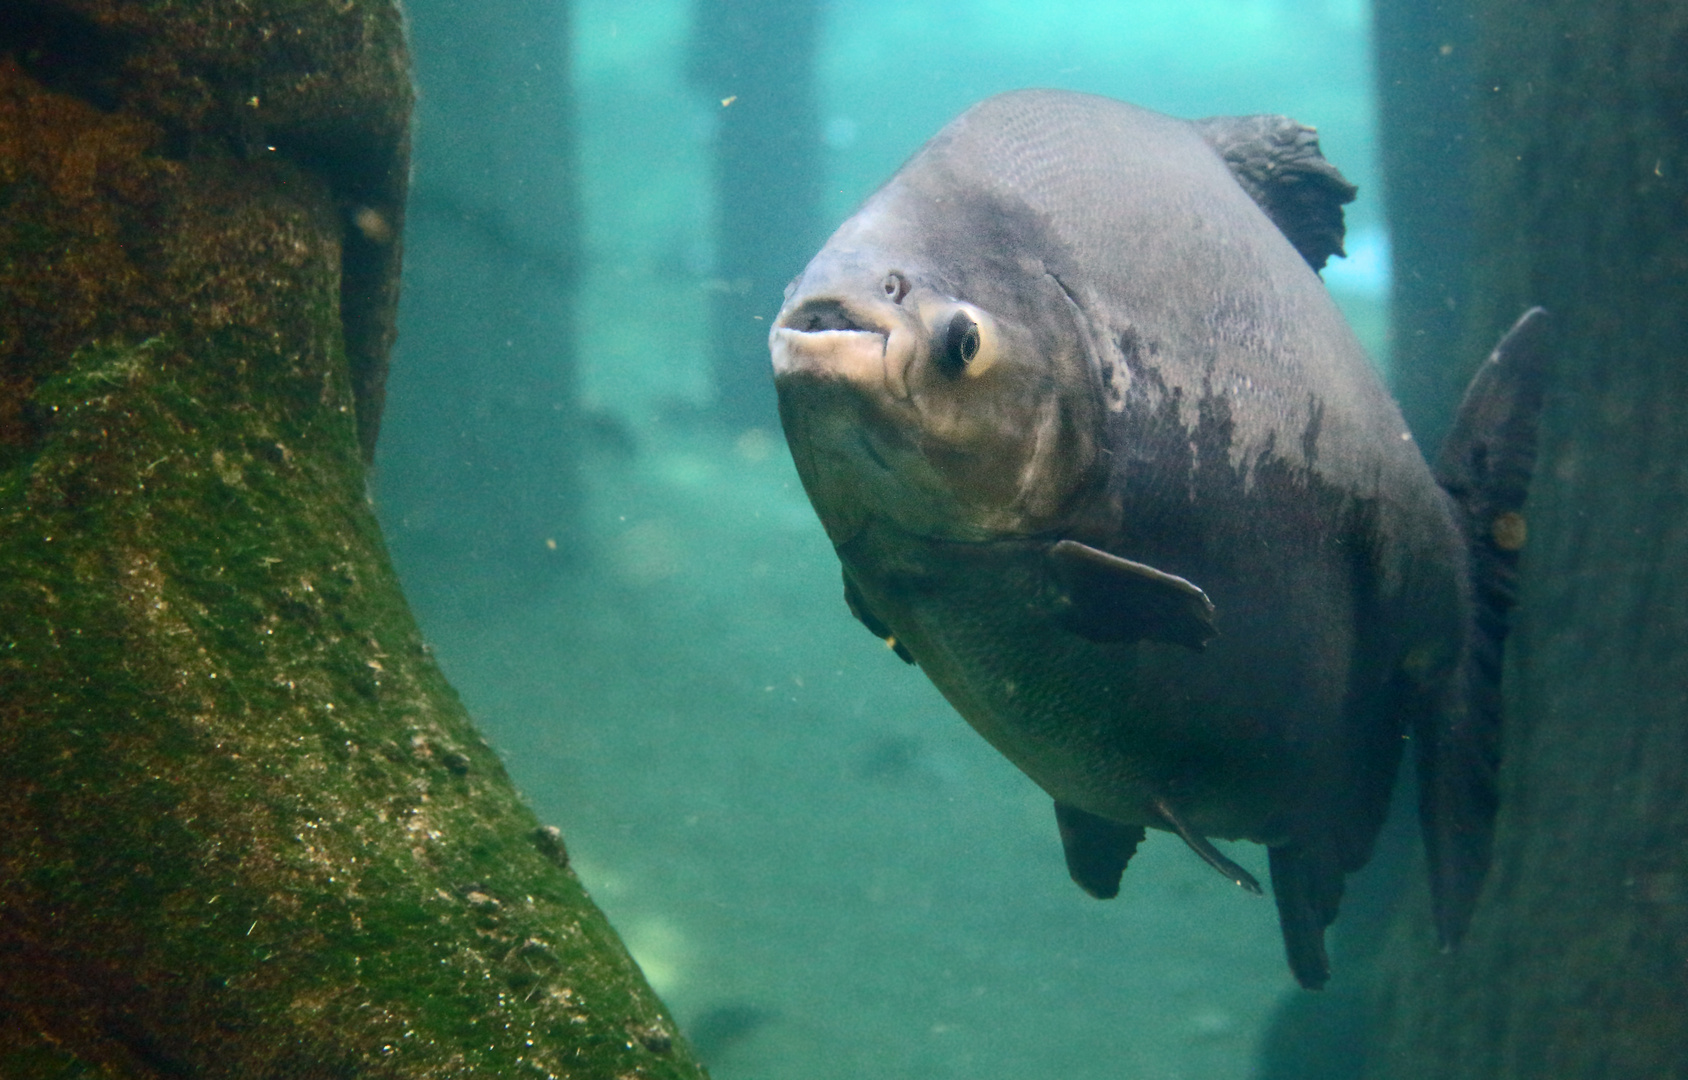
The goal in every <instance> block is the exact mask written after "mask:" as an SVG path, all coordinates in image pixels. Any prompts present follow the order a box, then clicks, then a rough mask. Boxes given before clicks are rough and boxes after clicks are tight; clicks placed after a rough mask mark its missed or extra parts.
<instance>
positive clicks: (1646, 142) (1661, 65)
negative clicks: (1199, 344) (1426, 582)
mask: <svg viewBox="0 0 1688 1080" xmlns="http://www.w3.org/2000/svg"><path fill="white" fill-rule="evenodd" d="M1382 6H1385V7H1386V6H1388V5H1387V4H1386V5H1382ZM1473 10H1474V14H1475V23H1474V28H1475V31H1476V35H1475V40H1476V48H1475V49H1474V52H1473V57H1472V66H1473V71H1474V73H1475V75H1476V81H1475V85H1476V91H1477V93H1476V98H1475V101H1474V109H1473V113H1472V115H1473V135H1472V139H1471V142H1470V154H1471V169H1470V177H1471V182H1470V193H1471V194H1470V200H1471V207H1472V217H1471V222H1472V224H1471V232H1470V240H1469V245H1468V250H1469V253H1470V257H1469V260H1468V262H1467V270H1466V274H1467V279H1466V280H1467V285H1466V288H1465V290H1464V295H1466V296H1468V297H1469V301H1468V302H1467V303H1466V304H1465V305H1464V306H1463V312H1462V317H1461V320H1460V332H1461V335H1462V340H1463V344H1462V346H1461V347H1460V353H1461V355H1463V356H1471V357H1474V356H1476V355H1480V354H1481V351H1482V349H1483V348H1485V347H1486V346H1487V344H1488V343H1490V342H1492V340H1493V339H1494V337H1495V336H1496V335H1498V333H1499V332H1500V331H1501V330H1502V329H1503V328H1504V327H1505V325H1506V324H1507V323H1508V322H1509V321H1510V320H1511V319H1512V318H1514V317H1515V316H1516V315H1517V313H1518V312H1519V310H1520V309H1522V308H1523V307H1524V306H1525V305H1527V304H1532V303H1539V304H1542V305H1544V306H1545V307H1547V308H1548V309H1549V310H1550V311H1551V312H1553V315H1554V320H1555V328H1556V329H1555V338H1556V346H1555V350H1556V353H1557V363H1556V369H1557V373H1556V377H1555V381H1554V382H1553V383H1552V384H1550V386H1549V397H1548V405H1547V414H1546V416H1545V418H1544V426H1543V429H1542V446H1541V451H1540V456H1539V459H1538V465H1537V469H1536V481H1535V485H1534V488H1533V490H1532V493H1531V496H1530V502H1529V505H1528V507H1527V508H1526V510H1527V513H1528V515H1529V534H1528V535H1529V546H1528V547H1527V548H1526V549H1525V550H1524V554H1523V562H1522V567H1521V569H1522V575H1521V579H1520V586H1521V603H1520V605H1519V607H1518V608H1517V609H1516V611H1515V613H1514V630H1513V634H1512V637H1511V639H1510V643H1509V645H1508V647H1507V661H1508V671H1507V676H1506V735H1505V746H1504V758H1503V762H1502V766H1501V784H1500V788H1501V807H1500V819H1499V822H1498V829H1497V832H1496V837H1495V859H1494V866H1493V869H1492V870H1491V871H1490V875H1489V881H1488V883H1487V885H1486V886H1485V889H1484V892H1483V895H1482V898H1481V899H1480V901H1479V903H1478V906H1477V910H1476V913H1475V915H1474V917H1473V920H1472V924H1471V930H1470V933H1469V935H1468V936H1467V938H1466V941H1465V942H1464V944H1463V945H1462V946H1461V947H1460V948H1459V949H1458V950H1457V951H1456V952H1454V953H1452V954H1451V955H1440V954H1439V953H1438V952H1437V951H1436V949H1435V946H1434V943H1433V941H1432V940H1431V933H1430V929H1429V920H1428V918H1427V916H1426V913H1425V908H1426V906H1427V905H1426V904H1425V903H1424V900H1423V897H1422V895H1421V896H1420V897H1419V899H1418V900H1417V901H1416V902H1414V903H1410V904H1404V905H1403V907H1404V908H1407V909H1409V910H1408V911H1407V912H1406V913H1405V914H1404V916H1403V918H1402V920H1401V921H1400V922H1399V923H1398V924H1397V926H1396V928H1395V931H1394V934H1393V940H1392V942H1391V946H1390V949H1391V951H1390V953H1389V955H1388V956H1387V957H1386V961H1385V963H1386V967H1387V970H1386V973H1385V974H1386V976H1387V979H1386V986H1387V990H1388V993H1387V995H1386V997H1385V998H1384V1000H1383V1001H1382V1003H1381V1007H1382V1010H1383V1015H1384V1016H1385V1018H1386V1019H1385V1022H1384V1027H1383V1031H1382V1034H1381V1038H1380V1041H1379V1045H1378V1046H1376V1047H1375V1048H1374V1052H1373V1054H1372V1059H1371V1062H1370V1066H1369V1068H1368V1072H1367V1075H1368V1076H1371V1077H1375V1078H1379V1080H1383V1078H1388V1080H1397V1078H1399V1080H1407V1078H1411V1080H1479V1078H1480V1080H1526V1078H1530V1080H1534V1078H1538V1077H1578V1078H1579V1080H1628V1078H1632V1077H1684V1076H1688V1009H1685V1008H1684V1007H1683V1002H1684V1001H1685V1000H1688V964H1685V958H1688V845H1685V844H1684V842H1683V838H1684V836H1688V772H1685V770H1684V768H1683V763H1684V762H1685V761H1688V571H1685V569H1684V565H1685V559H1684V554H1685V553H1688V468H1685V466H1684V462H1688V364H1685V363H1684V362H1683V348H1684V342H1688V287H1685V284H1684V283H1685V282H1688V122H1685V121H1684V113H1683V103H1684V102H1685V101H1688V3H1684V2H1683V0H1664V2H1656V3H1640V2H1617V3H1610V4H1594V3H1589V2H1587V0H1546V2H1542V0H1529V2H1526V0H1485V3H1484V4H1482V5H1481V6H1480V7H1475V8H1474V9H1473ZM1415 908H1416V910H1412V909H1415Z"/></svg>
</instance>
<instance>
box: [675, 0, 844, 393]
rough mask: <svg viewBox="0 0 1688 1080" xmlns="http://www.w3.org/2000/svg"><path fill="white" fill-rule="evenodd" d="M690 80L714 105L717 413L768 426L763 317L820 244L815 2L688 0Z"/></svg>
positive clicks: (768, 388) (771, 313)
mask: <svg viewBox="0 0 1688 1080" xmlns="http://www.w3.org/2000/svg"><path fill="white" fill-rule="evenodd" d="M693 19H694V24H693V30H692V40H691V46H690V47H691V62H690V71H691V78H692V82H693V85H695V86H697V87H698V88H699V89H700V90H701V91H702V92H703V93H705V94H707V95H708V98H709V103H710V105H711V106H712V107H714V108H716V109H718V110H719V113H718V116H719V126H718V127H717V128H716V133H715V144H714V156H715V178H714V179H715V215H716V218H715V271H714V276H713V277H712V278H711V279H710V281H709V283H708V284H709V288H710V291H711V301H710V341H711V344H712V349H713V357H712V369H713V371H714V375H715V389H716V393H717V395H718V402H717V409H716V411H717V413H718V415H719V416H720V417H721V418H722V419H723V420H725V421H726V422H727V423H729V424H732V425H734V426H739V427H755V426H760V427H774V426H777V425H778V423H779V418H778V414H777V410H776V406H775V403H774V387H773V376H772V374H771V373H770V371H769V368H768V320H769V319H772V318H773V316H774V314H775V312H777V311H779V307H780V298H781V295H782V292H783V290H784V289H785V286H786V283H787V282H788V281H790V280H791V279H792V278H793V277H795V276H796V274H797V272H798V271H799V270H801V269H803V267H804V265H805V264H806V263H807V262H808V261H809V258H810V257H811V256H812V255H814V253H815V251H816V250H818V249H819V247H820V244H821V241H822V240H824V239H825V230H824V228H823V227H822V224H821V221H820V188H821V182H822V171H821V169H822V162H821V141H820V130H821V129H820V115H819V105H818V104H817V101H816V89H815V70H814V69H815V51H816V44H817V41H816V39H817V37H818V35H819V33H820V19H821V12H820V5H819V4H817V3H816V2H815V0H699V3H698V4H697V10H696V12H695V14H694V16H693Z"/></svg>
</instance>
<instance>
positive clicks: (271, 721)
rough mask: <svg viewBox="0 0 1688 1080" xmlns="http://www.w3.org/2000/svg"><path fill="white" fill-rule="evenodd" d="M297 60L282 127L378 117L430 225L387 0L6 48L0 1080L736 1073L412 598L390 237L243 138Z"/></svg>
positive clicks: (122, 16) (2, 58)
mask: <svg viewBox="0 0 1688 1080" xmlns="http://www.w3.org/2000/svg"><path fill="white" fill-rule="evenodd" d="M225 8H226V10H224V9H225ZM19 11H22V12H23V13H24V15H25V16H27V17H26V18H23V19H21V20H20V18H19V16H18V12H19ZM31 20H33V21H31ZM347 20H350V21H347ZM358 20H361V21H358ZM354 23H355V24H356V26H357V27H362V28H364V29H363V30H362V31H360V32H359V33H357V34H341V35H340V36H335V34H333V33H329V32H328V31H329V30H332V29H333V28H336V27H338V28H340V29H341V30H344V29H346V28H347V27H349V26H352V25H353V24H354ZM284 25H285V26H287V27H288V28H289V34H290V35H291V30H292V29H293V28H299V29H300V31H301V32H300V33H299V34H297V35H291V36H287V37H285V39H284V40H282V41H280V43H277V35H276V34H275V33H273V32H272V33H268V34H266V33H265V30H266V29H269V30H272V31H273V30H274V28H275V27H279V26H284ZM20 26H21V27H22V29H20ZM242 27H244V28H245V29H244V30H242V29H241V28H242ZM371 27H373V28H374V30H370V29H369V28H371ZM196 28H197V29H196ZM201 31H203V32H202V33H201ZM248 31H249V32H248ZM365 31H367V32H365ZM376 31H379V32H376ZM196 34H198V35H199V36H197V37H196V36H195V35H196ZM24 38H28V40H23V39H24ZM90 43H92V44H90ZM55 49H56V50H58V52H57V53H55V52H54V50H55ZM78 49H80V50H83V51H82V52H81V53H78V52H77V50H78ZM268 49H276V50H280V51H279V53H278V54H277V55H279V56H280V60H279V61H278V60H276V57H274V56H268V57H266V56H263V55H259V54H262V53H265V50H268ZM241 50H246V51H248V52H250V53H252V56H250V57H247V58H243V59H240V61H239V62H238V63H237V62H236V61H235V60H234V59H230V56H229V54H230V53H231V52H238V51H241ZM360 50H361V51H360ZM363 52H369V53H370V54H371V55H368V56H365V55H363ZM342 53H345V54H346V55H341V54H342ZM353 54H355V55H353ZM377 54H378V55H377ZM55 56H59V57H61V58H62V57H68V56H77V57H80V61H79V63H80V66H78V65H77V64H69V63H63V62H57V63H55V62H49V61H52V59H53V57H55ZM282 61H285V63H282ZM287 64H291V65H292V67H291V68H290V69H288V70H293V71H294V72H295V74H296V76H297V78H296V85H294V90H295V91H297V93H296V98H297V100H296V101H295V99H294V98H290V97H289V93H290V92H291V91H289V90H288V85H290V84H287V83H286V80H284V79H280V76H275V78H276V79H278V80H280V81H279V82H277V83H276V85H275V86H274V87H271V86H270V84H267V83H266V84H263V86H261V87H259V89H257V90H256V91H255V92H254V93H253V94H252V95H249V96H256V97H259V98H260V99H262V98H264V97H270V98H271V99H272V100H276V99H279V101H278V105H277V107H278V108H280V107H281V105H282V104H286V103H288V102H289V101H295V105H296V108H294V105H289V106H288V107H289V108H294V112H292V113H289V114H288V115H290V116H294V117H296V120H295V121H290V122H289V123H291V124H292V125H293V126H291V127H289V126H288V125H285V124H283V125H278V126H277V127H276V128H274V129H273V130H275V131H282V130H286V131H292V132H298V131H311V130H328V131H334V130H344V131H348V132H355V131H356V130H358V125H359V124H362V123H366V122H367V123H368V124H369V125H371V128H372V130H374V132H375V135H373V136H371V138H370V139H369V141H368V145H373V146H378V147H380V146H384V147H385V150H384V151H382V152H383V153H385V154H386V155H387V158H386V159H385V164H384V165H382V166H381V167H380V168H375V169H373V171H370V172H368V173H367V175H381V176H385V177H387V178H388V179H389V180H390V181H392V183H393V184H396V185H397V186H396V187H389V188H388V189H387V192H388V195H392V194H394V192H395V191H396V193H397V195H398V196H399V197H402V190H403V189H402V178H403V175H404V163H403V150H404V146H405V138H404V134H403V120H404V115H405V111H406V110H407V109H408V105H409V87H408V83H407V82H406V81H405V77H404V71H405V67H404V62H403V52H402V40H401V39H400V37H399V21H398V15H397V12H396V10H395V9H393V8H392V7H391V6H390V5H388V4H385V3H375V2H367V3H365V2H360V0H353V2H351V3H310V2H305V0H295V2H292V3H275V4H268V5H264V4H241V5H232V4H231V5H222V4H210V3H208V4H191V5H190V4H173V3H168V2H156V3H140V4H121V3H105V4H101V3H91V2H90V3H64V4H44V3H43V4H30V5H24V6H23V7H21V8H14V9H13V10H12V11H11V12H10V13H9V14H8V15H7V16H6V18H4V19H0V812H3V813H4V814H5V815H6V817H7V819H8V826H7V828H6V829H5V830H3V831H0V881H3V882H4V883H5V886H6V887H5V889H4V890H3V891H0V1075H5V1076H7V1077H71V1076H85V1077H114V1078H115V1077H124V1078H127V1077H156V1076H176V1075H194V1076H203V1077H243V1078H244V1077H278V1078H280V1077H287V1078H309V1077H327V1076H334V1077H342V1076H359V1075H381V1076H392V1077H447V1076H466V1075H484V1076H510V1077H515V1076H534V1077H544V1076H557V1077H612V1076H613V1077H622V1076H640V1077H652V1078H656V1077H677V1078H678V1077H698V1076H702V1075H703V1073H702V1070H701V1069H700V1068H699V1067H698V1066H696V1065H695V1064H694V1063H693V1061H692V1060H691V1057H690V1055H689V1051H688V1050H687V1049H686V1047H685V1045H684V1043H683V1042H682V1041H680V1040H679V1039H678V1038H677V1037H676V1036H675V1035H674V1029H673V1025H672V1022H671V1021H670V1020H669V1019H668V1018H667V1016H666V1015H665V1013H664V1012H663V1009H662V1007H661V1004H660V1003H659V1002H658V1001H657V1000H656V998H655V996H654V995H653V994H652V993H651V991H650V990H649V988H648V987H647V986H646V985H645V983H644V981H643V979H642V977H641V976H640V975H639V972H638V970H637V968H636V967H635V966H634V964H633V963H632V961H631V960H630V959H629V958H628V956H627V954H626V952H625V950H624V949H623V948H622V947H621V944H620V942H619V941H618V940H617V939H616V937H615V935H614V933H613V931H612V930H611V929H610V928H609V926H608V925H607V923H606V922H605V921H604V919H603V917H602V915H601V914H600V913H599V912H598V911H597V910H596V908H594V907H593V906H592V904H591V902H590V900H589V899H588V898H587V897H586V895H585V893H584V891H583V890H582V889H581V887H580V885H579V883H578V882H577V881H576V880H575V879H574V877H573V875H572V874H571V873H570V872H569V871H568V870H567V868H566V859H565V858H564V857H563V856H562V849H561V847H560V844H559V842H558V840H557V838H556V836H555V834H554V833H553V832H550V831H547V830H543V829H541V828H540V827H539V823H538V822H537V821H536V820H535V819H534V817H533V816H532V814H531V812H530V811H529V810H528V809H527V808H526V807H525V806H523V805H522V803H521V802H520V800H519V798H518V796H517V795H516V793H515V791H514V789H513V787H512V785H511V783H510V781H509V778H508V777H507V775H506V773H505V771H504V769H503V767H502V765H501V764H500V762H499V761H498V758H497V756H496V755H495V754H494V753H493V751H492V750H491V749H490V748H489V747H488V746H487V745H486V744H485V743H484V742H483V741H482V740H481V738H480V737H479V736H478V735H477V734H476V732H475V731H474V729H473V726H472V725H471V723H470V721H469V719H468V717H467V715H466V714H465V712H464V710H463V708H462V706H461V704H460V703H459V701H458V699H457V697H456V695H455V694H454V693H453V692H452V690H451V688H450V687H449V686H448V685H447V684H446V682H445V681H444V679H443V677H442V676H441V674H440V672H439V670H438V668H437V667H436V666H435V664H434V663H433V661H432V659H431V658H430V657H429V655H428V653H427V649H426V646H425V645H424V644H423V642H422V640H421V638H420V635H419V634H418V632H417V630H416V627H415V624H414V622H413V621H412V619H411V617H410V614H409V611H408V609H407V607H406V605H405V602H404V599H403V597H402V595H401V594H400V592H399V590H398V586H397V584H396V581H395V579H394V577H393V574H392V571H391V568H390V567H389V565H388V562H387V557H386V553H385V549H384V546H383V544H382V541H381V537H380V533H379V530H378V528H377V525H376V523H375V519H374V517H373V515H372V513H371V512H370V508H369V505H368V500H367V495H366V492H365V471H364V460H365V457H364V455H365V453H366V452H367V448H368V444H369V440H370V439H371V438H372V435H373V424H374V421H375V419H377V418H378V416H379V394H378V385H379V384H378V380H377V381H376V382H375V383H374V384H373V385H374V386H375V387H376V389H377V393H376V394H375V396H374V397H373V398H371V397H370V394H369V391H370V388H371V385H372V384H371V382H370V372H371V371H372V370H379V368H380V364H381V363H384V356H385V348H386V340H387V339H389V338H390V326H391V310H390V304H389V305H388V307H387V308H386V309H385V314H382V311H383V309H382V307H381V303H382V302H383V301H382V299H381V298H383V297H387V298H390V297H391V296H392V295H393V290H394V289H396V268H397V252H398V243H397V235H396V232H392V233H390V234H388V235H385V236H382V235H375V236H368V235H362V234H363V233H365V232H366V231H367V230H365V228H364V227H363V226H362V225H360V224H359V223H358V222H357V221H356V219H355V214H349V211H348V208H349V207H352V206H353V203H354V202H355V203H357V204H358V205H364V206H373V205H376V204H377V203H378V202H379V200H378V199H377V200H362V201H359V200H357V199H355V198H353V196H358V195H361V194H368V193H369V192H370V191H374V190H375V188H365V189H359V188H358V186H357V185H358V183H360V181H357V180H356V179H355V177H356V176H357V175H358V172H357V168H356V167H351V168H350V172H349V173H348V171H347V170H348V167H347V166H346V163H345V161H343V160H340V159H336V158H335V157H334V155H332V154H324V153H320V152H317V151H318V150H320V147H321V145H328V144H320V145H317V144H311V143H310V141H309V139H304V138H301V139H299V140H297V141H296V142H295V143H294V144H292V145H291V147H290V146H289V145H288V144H285V142H284V141H277V142H275V143H273V144H271V143H265V144H264V145H266V146H268V145H274V146H276V147H277V149H275V150H274V151H269V150H265V151H263V152H252V149H251V147H250V146H249V145H247V144H246V143H244V142H242V141H241V140H239V139H234V138H232V137H231V136H230V133H229V132H228V130H227V126H228V125H229V124H230V123H232V120H231V119H230V117H231V116H232V115H238V114H231V113H230V112H229V110H228V109H227V108H225V107H224V106H225V105H226V104H227V102H228V101H231V100H236V99H235V98H231V97H229V94H230V93H231V89H230V88H231V86H233V85H235V84H236V83H238V82H239V80H238V79H233V77H232V76H230V75H229V74H228V73H229V72H231V71H232V72H235V73H236V74H239V73H241V72H247V73H251V72H258V73H259V74H260V75H262V74H263V73H265V72H269V73H271V74H272V75H273V74H274V72H275V71H276V70H282V69H287ZM102 65H103V66H102ZM242 65H244V66H242ZM267 65H279V67H277V66H267ZM299 72H304V73H305V74H298V73H299ZM371 73H373V74H371ZM307 75H309V76H310V78H306V76H307ZM319 76H320V80H318V77H319ZM366 77H367V81H366V82H360V81H359V80H360V79H365V78H366ZM148 79H151V80H152V81H151V82H148V81H147V80H148ZM231 79H232V80H233V81H232V82H231V81H230V80H231ZM383 79H384V80H385V82H384V83H383V82H382V80H383ZM335 80H340V81H341V82H342V83H343V84H344V85H343V86H342V87H341V91H343V92H339V91H336V90H335ZM318 81H320V82H321V86H319V85H318ZM253 85H256V84H253ZM137 87H138V89H137ZM242 89H243V90H244V89H251V86H246V87H242ZM307 91H308V92H307ZM196 94H198V96H197V97H196V96H195V95H196ZM360 94H361V95H362V96H360ZM311 102H315V103H316V104H315V105H312V104H310V103H311ZM219 103H222V104H219ZM313 109H319V110H323V111H325V113H326V115H327V117H328V120H327V121H323V123H322V124H321V125H319V126H318V127H313V126H312V125H313V124H317V121H316V120H313V119H312V117H313V116H314V115H317V114H314V113H313V112H312V110H313ZM360 110H365V111H363V112H361V113H360ZM336 125H338V127H336ZM383 125H385V126H383ZM247 133H248V134H250V132H249V131H248V132H247ZM383 133H384V134H383ZM264 137H266V138H267V137H268V133H267V132H266V133H265V136H264ZM383 139H384V140H385V141H384V142H383V141H382V140H383ZM330 142H332V140H330ZM312 145H317V150H312V149H311V147H312ZM377 156H379V155H377ZM348 175H351V176H352V177H353V178H354V179H353V180H352V181H348V180H347V179H346V177H347V176H348ZM395 177H396V178H397V180H393V178H395ZM378 186H379V185H376V187H378ZM348 192H350V193H351V195H348ZM377 194H378V192H377ZM379 212H380V215H381V220H382V221H383V222H385V223H388V224H389V225H390V226H391V228H392V229H394V230H396V228H397V225H398V224H399V223H400V221H401V217H400V214H399V212H398V207H397V204H396V203H391V202H389V203H387V204H385V208H384V209H381V210H380V211H379ZM375 231H376V232H377V233H378V234H379V232H380V230H375ZM360 236H361V239H360ZM358 244H365V245H368V246H370V247H371V249H372V250H375V249H378V252H379V258H378V259H375V260H374V261H372V262H370V263H369V264H368V266H365V267H364V268H363V269H362V270H357V271H355V272H356V273H362V274H364V275H365V277H366V279H367V280H366V281H365V282H364V284H363V285H361V286H359V288H361V289H363V294H364V297H365V299H364V300H363V301H360V302H363V303H364V304H365V314H366V315H367V316H368V317H369V319H370V320H372V321H371V322H370V323H369V325H378V324H379V325H385V326H386V327H387V330H386V331H384V332H383V333H385V334H386V337H385V338H384V337H382V335H381V333H377V334H375V335H374V336H373V337H372V336H370V334H369V333H368V332H367V331H368V326H365V328H364V337H363V338H362V339H361V343H358V340H359V339H358V334H359V333H360V331H359V330H358V328H357V326H356V325H355V320H353V319H351V318H350V317H349V316H348V295H349V294H348V286H347V281H348V280H349V278H350V277H352V276H355V275H354V267H353V261H352V260H350V259H349V258H348V256H347V252H348V251H349V250H351V249H352V248H353V247H355V246H356V245H358ZM372 268H373V269H372ZM383 275H385V276H383ZM369 297H374V298H375V299H374V300H369V299H368V298H369ZM383 319H384V320H385V322H384V323H382V320H383ZM356 348H362V349H364V350H365V353H366V355H365V358H364V360H363V361H358V360H357V359H356V357H355V355H353V354H354V353H355V350H356ZM372 357H374V358H375V359H373V360H372V359H371V358H372ZM377 361H379V362H377ZM360 363H361V364H362V366H361V367H360ZM371 364H374V367H373V368H372V367H371V366H370V365H371Z"/></svg>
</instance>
